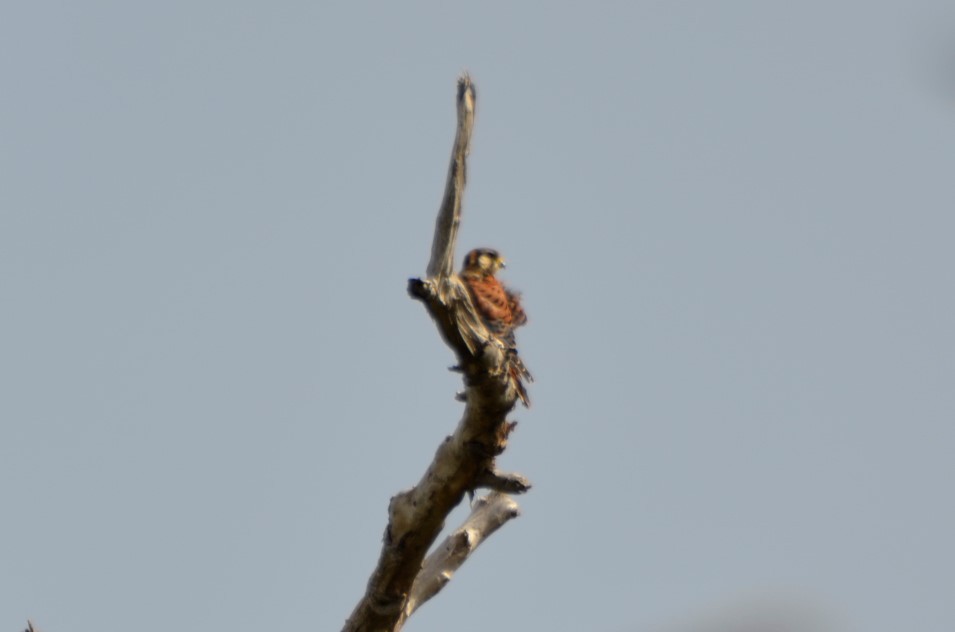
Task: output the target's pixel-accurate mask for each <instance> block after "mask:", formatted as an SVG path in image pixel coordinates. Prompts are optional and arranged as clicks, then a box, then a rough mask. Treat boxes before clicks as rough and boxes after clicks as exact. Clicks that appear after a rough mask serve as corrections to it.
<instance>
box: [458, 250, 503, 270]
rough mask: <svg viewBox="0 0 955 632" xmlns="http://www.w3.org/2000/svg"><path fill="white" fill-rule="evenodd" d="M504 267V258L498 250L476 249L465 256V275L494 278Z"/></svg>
mask: <svg viewBox="0 0 955 632" xmlns="http://www.w3.org/2000/svg"><path fill="white" fill-rule="evenodd" d="M503 267H504V258H503V257H501V255H500V253H499V252H498V251H497V250H492V249H490V248H475V249H474V250H472V251H471V252H469V253H468V254H466V255H465V256H464V273H465V274H474V275H481V276H494V273H495V272H497V271H498V270H500V269H501V268H503Z"/></svg>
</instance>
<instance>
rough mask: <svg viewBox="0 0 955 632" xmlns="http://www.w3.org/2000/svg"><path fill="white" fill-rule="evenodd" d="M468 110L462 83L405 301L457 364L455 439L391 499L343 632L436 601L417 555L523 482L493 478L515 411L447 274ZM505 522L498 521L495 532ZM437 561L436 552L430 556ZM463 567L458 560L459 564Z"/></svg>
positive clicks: (483, 337) (495, 362) (471, 313)
mask: <svg viewBox="0 0 955 632" xmlns="http://www.w3.org/2000/svg"><path fill="white" fill-rule="evenodd" d="M474 106H475V98H474V86H473V85H472V83H471V79H470V77H468V76H467V75H465V76H463V77H462V78H461V79H460V80H459V81H458V94H457V111H458V126H457V134H456V135H455V140H454V148H453V151H452V154H451V165H450V167H449V169H448V180H447V184H446V190H445V193H444V198H443V200H442V203H441V208H440V210H439V213H438V219H437V221H436V223H435V235H434V241H433V243H432V249H431V260H430V262H429V263H428V268H427V272H428V276H427V277H426V278H424V279H411V280H410V281H409V282H408V292H409V294H410V295H411V296H412V298H415V299H417V300H420V301H421V302H422V303H423V304H424V306H425V309H426V310H427V311H428V313H429V314H430V315H431V317H432V318H433V319H434V321H435V324H436V325H437V327H438V331H439V333H440V334H441V336H442V338H443V339H444V340H445V342H446V343H447V344H448V346H450V347H451V349H452V350H453V351H454V353H455V355H456V356H457V360H458V363H457V367H456V369H457V370H460V372H461V373H462V375H463V380H464V385H465V390H464V394H463V400H464V401H465V402H466V404H465V409H464V415H463V416H462V418H461V421H460V422H459V423H458V426H457V428H456V429H455V431H454V433H453V434H452V435H451V436H449V437H446V438H445V440H444V441H443V442H442V443H441V445H439V446H438V449H437V452H436V453H435V456H434V460H433V461H432V462H431V464H430V465H429V466H428V469H427V471H426V472H425V473H424V476H422V478H421V480H420V481H419V482H418V484H417V485H416V486H415V487H413V488H412V489H410V490H407V491H403V492H400V493H398V494H396V495H395V496H393V497H392V499H391V502H390V503H389V507H388V526H387V527H386V528H385V534H384V538H383V539H384V543H383V546H382V550H381V556H380V557H379V559H378V564H377V566H376V567H375V570H374V571H373V573H372V575H371V578H370V579H369V580H368V586H367V589H366V591H365V595H364V596H363V597H362V598H361V600H360V601H359V602H358V605H357V606H355V610H354V611H353V612H352V614H351V616H350V617H349V619H348V621H346V623H345V627H344V632H359V631H360V632H396V631H397V630H400V629H401V626H402V625H403V624H404V621H405V619H406V618H407V617H408V616H409V615H410V614H411V613H412V612H414V610H415V609H416V608H417V607H418V606H419V605H420V604H421V603H423V601H424V600H425V599H427V597H425V595H427V596H428V597H429V596H431V595H433V594H436V593H437V590H434V591H432V590H431V588H425V587H426V586H432V585H433V582H434V581H438V579H436V578H435V577H430V578H429V577H428V576H427V575H422V576H421V577H422V580H421V581H422V583H421V584H419V585H420V586H421V588H420V589H417V591H418V592H413V591H414V590H415V589H413V586H414V585H415V581H416V580H417V579H418V577H419V575H420V574H421V571H422V562H423V560H424V558H425V554H426V553H427V552H428V549H429V548H430V547H431V546H432V545H433V544H434V541H435V540H436V539H437V537H438V535H439V534H440V532H441V529H442V528H443V527H444V521H445V519H446V517H447V516H448V514H449V513H450V512H451V510H452V509H453V508H454V507H455V506H457V504H458V503H460V502H461V500H462V498H463V497H464V494H465V493H466V492H469V491H473V490H474V489H475V488H477V487H482V486H483V487H491V488H493V489H507V490H508V491H510V492H512V493H519V492H521V491H526V490H527V489H528V488H529V487H530V484H529V483H528V482H527V481H526V479H523V477H519V476H518V475H502V474H500V473H498V472H497V470H496V469H495V467H494V459H495V457H496V456H497V455H499V454H500V453H501V452H503V451H504V449H505V447H506V446H507V439H508V435H509V434H510V433H511V431H512V430H513V429H514V425H515V424H513V423H508V422H507V421H506V415H507V414H508V413H509V412H510V411H511V409H512V408H513V407H514V404H515V402H516V400H517V397H518V393H517V389H516V387H515V383H514V380H512V379H511V378H510V376H509V375H508V371H507V364H506V362H507V354H506V350H505V348H504V347H503V345H502V344H501V343H500V342H499V341H497V340H496V339H495V338H493V337H492V336H491V335H490V333H489V332H488V331H487V328H486V327H485V326H484V323H483V321H482V320H481V317H480V316H479V315H478V314H477V312H476V311H475V309H474V306H473V305H472V303H471V299H470V296H469V295H468V292H467V289H466V288H465V287H464V285H463V284H462V282H461V280H460V279H459V278H458V277H457V276H456V275H454V274H453V266H454V261H453V259H454V247H455V241H456V236H457V230H458V226H459V225H460V221H461V198H462V196H463V193H464V185H465V174H466V160H467V155H468V151H469V147H470V139H471V130H472V127H473V124H474ZM498 496H499V495H498ZM498 496H495V498H497V497H498ZM508 500H509V501H510V503H511V504H512V505H508V503H506V502H505V501H504V500H495V501H494V507H497V506H499V505H500V506H505V505H507V506H511V507H512V509H511V510H510V511H511V515H510V517H514V516H516V515H517V509H516V503H514V502H513V500H510V499H508ZM488 511H490V510H488ZM482 519H483V518H482ZM508 519H509V518H508ZM488 520H489V518H488ZM504 522H506V520H504V521H502V522H501V523H500V524H503V523H504ZM482 524H484V523H482ZM490 524H491V523H490V522H488V523H486V524H485V525H484V527H482V529H483V531H482V539H483V538H484V537H487V536H488V535H490V534H491V533H492V532H493V531H494V530H495V529H496V528H497V527H494V528H493V529H492V528H490V526H489V525H490ZM500 524H499V525H497V526H500ZM459 537H460V536H459ZM468 537H469V538H470V536H468ZM474 546H476V544H475V545H474ZM471 548H472V549H473V547H471ZM439 554H440V551H438V553H436V554H435V555H439ZM466 558H467V555H464V556H463V557H462V558H461V560H460V563H463V562H464V559H466ZM435 559H437V558H435ZM435 563H436V564H437V562H435ZM460 563H457V565H456V566H453V569H456V568H457V567H458V566H460ZM444 568H445V570H446V569H448V568H452V567H451V566H445V567H444ZM435 572H438V573H439V574H440V573H442V572H444V571H443V570H442V571H435ZM445 581H446V580H445ZM439 589H440V588H439ZM412 596H414V602H412V601H411V599H412Z"/></svg>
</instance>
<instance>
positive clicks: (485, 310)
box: [461, 248, 533, 406]
mask: <svg viewBox="0 0 955 632" xmlns="http://www.w3.org/2000/svg"><path fill="white" fill-rule="evenodd" d="M503 267H504V259H503V258H502V257H501V255H500V254H499V253H498V252H497V251H496V250H491V249H490V248H477V249H475V250H472V251H471V252H469V253H468V254H467V255H465V257H464V268H463V269H462V270H461V279H462V280H463V281H464V284H465V285H466V286H467V288H468V291H469V292H470V294H471V300H472V301H474V307H475V308H476V309H477V311H478V313H479V314H480V315H481V318H482V319H483V320H484V324H485V325H486V326H487V328H488V331H490V332H491V334H492V335H493V336H494V337H496V338H498V339H499V340H500V341H501V342H503V343H504V346H505V347H506V348H507V355H508V358H507V361H508V372H509V373H510V375H511V376H512V377H514V381H515V383H516V386H517V392H518V395H520V398H521V401H523V402H524V405H525V406H527V405H529V401H528V398H527V391H526V390H524V385H523V383H522V381H521V380H522V379H525V380H527V381H529V382H530V381H533V378H532V377H531V374H530V372H529V371H528V370H527V368H526V367H525V366H524V363H523V362H522V361H521V359H520V357H519V356H518V355H517V342H516V340H515V338H514V329H516V328H517V327H520V326H521V325H524V324H526V323H527V314H525V313H524V308H523V307H521V297H520V294H518V293H516V292H512V291H511V290H509V289H507V288H506V287H504V285H503V284H502V283H501V282H500V281H499V280H498V278H497V277H495V276H494V275H495V274H496V273H497V271H498V270H500V269H501V268H503Z"/></svg>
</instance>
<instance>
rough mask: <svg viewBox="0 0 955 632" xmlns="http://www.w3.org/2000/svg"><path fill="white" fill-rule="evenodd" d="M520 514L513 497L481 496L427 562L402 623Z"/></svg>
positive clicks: (415, 585) (410, 598)
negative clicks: (484, 544) (508, 522)
mask: <svg viewBox="0 0 955 632" xmlns="http://www.w3.org/2000/svg"><path fill="white" fill-rule="evenodd" d="M520 513H521V510H520V508H519V507H518V506H517V503H516V502H514V499H513V498H511V497H510V496H506V495H504V494H501V493H498V492H491V493H490V494H488V495H487V496H484V497H482V498H478V499H477V500H476V501H475V502H474V507H473V509H472V510H471V515H470V516H468V519H467V520H465V521H464V524H462V525H461V526H460V527H458V528H457V529H456V530H455V531H454V532H453V533H452V534H451V535H449V536H448V537H447V538H445V540H444V542H443V543H442V544H441V546H439V547H438V548H437V549H435V551H434V552H433V553H432V554H431V555H429V556H428V558H427V559H426V560H425V561H424V567H423V568H422V569H421V572H420V573H418V579H416V580H415V583H414V585H413V586H412V587H411V594H410V595H409V596H408V602H407V603H406V604H405V611H404V613H402V618H401V622H402V623H403V622H404V620H405V619H407V618H408V617H410V616H411V615H412V614H414V612H415V610H417V609H418V608H420V607H421V606H422V604H424V602H426V601H427V600H429V599H431V598H432V597H434V596H435V595H436V594H438V593H439V592H440V591H441V589H442V588H444V587H445V586H446V585H447V584H448V582H450V581H451V578H452V577H453V576H454V572H455V571H456V570H458V569H459V568H461V566H462V565H463V564H464V562H466V561H467V559H468V558H469V557H470V556H471V554H472V553H473V552H474V551H475V550H476V549H477V548H478V547H479V546H480V545H481V543H482V542H483V541H484V540H485V539H486V538H488V537H489V536H490V535H491V534H492V533H494V532H495V531H497V530H498V529H499V528H501V527H502V526H504V523H506V522H507V521H508V520H510V519H512V518H516V517H517V516H519V515H520Z"/></svg>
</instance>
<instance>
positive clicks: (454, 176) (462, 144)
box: [427, 73, 476, 279]
mask: <svg viewBox="0 0 955 632" xmlns="http://www.w3.org/2000/svg"><path fill="white" fill-rule="evenodd" d="M475 101H476V94H475V91H474V85H472V84H471V77H469V76H468V75H467V73H465V74H464V75H463V76H462V77H461V78H460V79H459V80H458V132H457V134H456V135H455V138H454V149H453V150H452V152H451V165H450V166H449V167H448V181H447V183H446V184H445V187H444V198H443V199H442V200H441V209H440V210H439V211H438V219H437V221H436V222H435V227H434V241H433V242H432V243H431V261H430V262H429V263H428V270H427V272H428V276H429V277H432V278H438V279H443V278H447V277H449V276H451V274H452V273H453V272H454V244H455V242H456V241H457V236H458V226H460V224H461V198H462V197H463V196H464V185H465V184H466V182H467V158H468V153H469V152H470V151H471V130H472V129H473V128H474V107H475V105H476V102H475Z"/></svg>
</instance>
